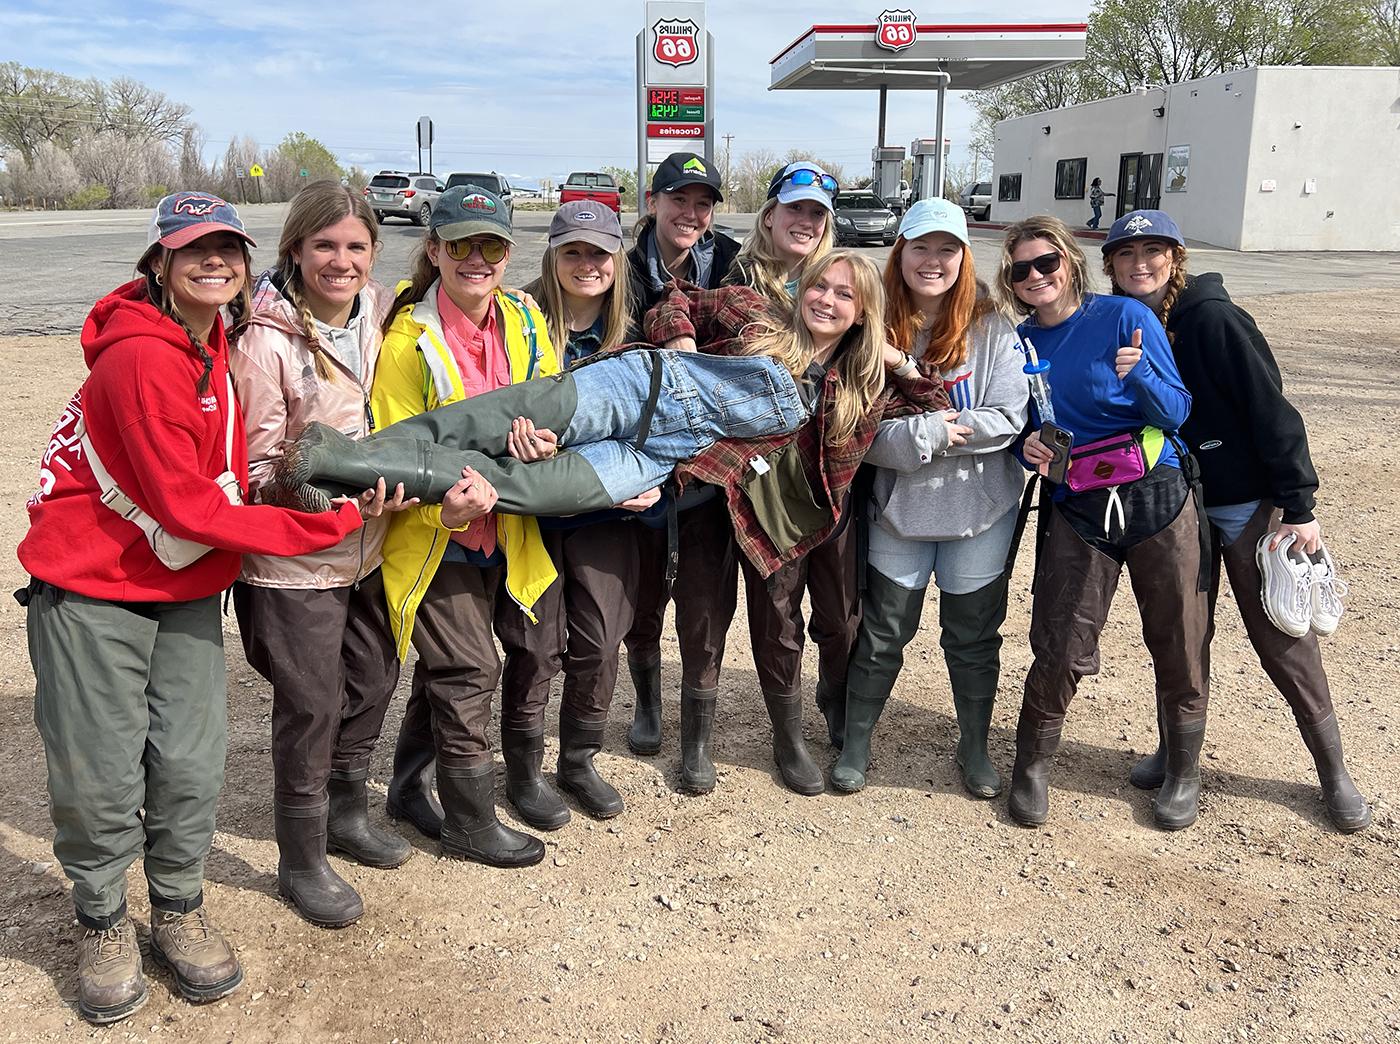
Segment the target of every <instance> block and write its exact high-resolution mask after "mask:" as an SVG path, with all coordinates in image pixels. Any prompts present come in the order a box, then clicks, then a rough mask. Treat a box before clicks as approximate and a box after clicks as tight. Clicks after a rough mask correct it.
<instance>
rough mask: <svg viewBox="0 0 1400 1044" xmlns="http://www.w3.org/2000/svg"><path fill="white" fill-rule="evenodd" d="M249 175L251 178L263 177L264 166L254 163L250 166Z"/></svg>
mask: <svg viewBox="0 0 1400 1044" xmlns="http://www.w3.org/2000/svg"><path fill="white" fill-rule="evenodd" d="M248 176H249V177H250V178H260V177H262V176H263V169H262V167H260V166H258V165H257V164H256V163H254V164H253V165H252V166H251V167H249V168H248Z"/></svg>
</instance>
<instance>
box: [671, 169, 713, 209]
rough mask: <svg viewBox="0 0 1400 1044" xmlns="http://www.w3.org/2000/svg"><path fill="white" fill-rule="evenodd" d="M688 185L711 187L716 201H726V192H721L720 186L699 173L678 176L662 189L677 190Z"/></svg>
mask: <svg viewBox="0 0 1400 1044" xmlns="http://www.w3.org/2000/svg"><path fill="white" fill-rule="evenodd" d="M687 185H704V186H705V187H706V188H707V189H709V190H710V191H711V192H713V193H714V194H715V202H716V203H723V202H724V193H723V192H721V191H720V190H719V189H718V188H716V187H715V184H714V183H713V182H711V181H707V180H706V179H705V178H702V177H700V176H699V175H695V174H692V175H688V176H686V177H681V178H677V179H676V180H675V181H673V182H671V184H669V185H667V186H666V187H665V188H664V189H662V190H661V191H662V192H675V191H676V189H679V188H685V187H686V186H687Z"/></svg>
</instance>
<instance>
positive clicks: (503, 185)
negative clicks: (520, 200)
mask: <svg viewBox="0 0 1400 1044" xmlns="http://www.w3.org/2000/svg"><path fill="white" fill-rule="evenodd" d="M457 185H476V186H477V187H479V188H484V189H485V190H486V191H487V192H490V193H491V194H492V195H494V196H495V197H496V198H497V199H499V200H500V201H501V202H502V203H503V204H505V208H506V217H507V218H508V219H509V220H510V222H511V223H512V224H514V223H515V191H514V190H513V189H512V188H511V187H510V182H509V181H507V180H506V179H505V178H504V177H503V176H501V175H500V174H497V173H496V172H495V171H492V172H491V173H490V174H485V173H477V174H471V173H467V174H449V175H447V187H448V188H454V187H456V186H457Z"/></svg>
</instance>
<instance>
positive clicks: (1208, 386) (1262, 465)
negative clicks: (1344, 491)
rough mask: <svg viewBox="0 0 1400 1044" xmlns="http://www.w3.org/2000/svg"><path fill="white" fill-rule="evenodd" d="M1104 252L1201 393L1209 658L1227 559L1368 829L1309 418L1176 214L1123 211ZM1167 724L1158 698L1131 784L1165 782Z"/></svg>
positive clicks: (1330, 780) (1340, 815)
mask: <svg viewBox="0 0 1400 1044" xmlns="http://www.w3.org/2000/svg"><path fill="white" fill-rule="evenodd" d="M1103 257H1104V261H1103V265H1104V272H1105V273H1106V274H1107V275H1108V277H1109V278H1110V279H1111V280H1112V282H1113V290H1114V293H1117V294H1124V295H1127V296H1128V297H1132V298H1135V299H1136V300H1138V301H1140V302H1142V303H1143V304H1145V305H1146V306H1147V307H1148V308H1150V309H1152V311H1153V313H1154V314H1155V315H1156V316H1157V318H1158V319H1159V320H1160V321H1161V323H1162V325H1163V326H1164V327H1165V328H1166V331H1167V337H1168V338H1169V339H1170V341H1171V344H1172V354H1173V356H1174V357H1175V359H1176V363H1177V366H1179V367H1180V368H1181V377H1182V380H1184V381H1185V382H1186V388H1187V390H1188V391H1189V392H1190V393H1191V399H1192V406H1191V416H1190V417H1188V418H1187V420H1186V423H1185V424H1184V425H1183V426H1182V429H1181V433H1182V436H1183V437H1184V438H1185V439H1186V441H1187V443H1188V445H1190V446H1193V447H1195V448H1196V452H1197V454H1198V457H1199V459H1200V462H1201V483H1202V486H1203V487H1204V491H1205V505H1206V516H1207V517H1208V518H1209V519H1210V526H1211V558H1210V565H1211V576H1210V623H1209V627H1208V628H1207V631H1206V656H1207V660H1206V664H1207V667H1208V666H1209V663H1210V661H1209V655H1210V639H1211V638H1212V637H1213V636H1214V634H1215V609H1216V605H1217V596H1218V594H1219V591H1220V567H1221V564H1222V563H1223V564H1224V566H1225V572H1226V573H1227V575H1228V576H1229V578H1230V586H1231V587H1232V588H1233V589H1234V592H1235V604H1236V605H1237V606H1238V607H1239V611H1240V618H1241V619H1242V620H1243V621H1244V626H1245V633H1246V634H1247V635H1248V636H1249V642H1250V644H1251V645H1252V646H1253V647H1254V652H1255V655H1256V656H1258V657H1259V663H1260V664H1261V665H1262V666H1263V668H1264V671H1265V673H1267V674H1268V676H1269V678H1270V680H1272V681H1273V683H1274V685H1275V686H1276V687H1277V688H1278V691H1279V692H1280V693H1282V695H1283V697H1284V699H1285V700H1287V701H1288V706H1289V708H1290V709H1291V710H1292V711H1293V717H1294V720H1295V722H1296V723H1297V726H1298V731H1299V733H1301V734H1302V737H1303V742H1304V744H1305V745H1306V746H1307V748H1308V751H1309V752H1310V753H1311V754H1312V756H1313V760H1314V762H1315V764H1316V767H1317V776H1318V781H1319V783H1320V784H1321V787H1322V797H1323V803H1324V804H1325V805H1326V807H1327V814H1328V816H1329V817H1331V820H1332V823H1333V825H1334V826H1335V827H1336V828H1337V829H1338V830H1340V831H1342V832H1343V833H1351V832H1353V831H1356V830H1361V829H1364V828H1365V827H1366V826H1368V825H1370V822H1371V810H1370V808H1369V807H1367V805H1366V800H1365V798H1363V797H1362V796H1361V792H1360V791H1358V790H1357V789H1356V784H1355V783H1353V782H1352V778H1351V774H1350V773H1349V772H1348V771H1347V767H1346V762H1345V760H1344V759H1343V756H1342V738H1341V732H1340V730H1339V728H1338V726H1337V711H1336V708H1335V707H1334V706H1333V703H1332V693H1331V690H1330V688H1329V687H1328V684H1327V673H1326V671H1325V670H1324V669H1323V665H1322V651H1321V649H1320V648H1319V647H1318V641H1317V636H1318V635H1319V634H1323V635H1326V634H1330V633H1331V632H1332V631H1333V630H1334V629H1335V628H1336V626H1337V621H1338V619H1339V618H1340V616H1341V601H1340V592H1341V591H1342V590H1344V588H1343V587H1342V585H1341V582H1340V581H1339V580H1338V579H1337V576H1336V570H1335V567H1334V565H1333V563H1332V556H1331V555H1330V554H1328V552H1327V549H1326V548H1325V547H1324V546H1323V544H1322V527H1321V525H1320V524H1319V523H1318V521H1317V518H1316V517H1315V516H1314V515H1313V507H1314V496H1315V494H1316V491H1317V471H1316V469H1314V467H1313V463H1312V456H1311V454H1310V453H1309V451H1308V436H1307V430H1306V429H1305V427H1304V425H1303V418H1302V415H1301V414H1299V412H1298V410H1297V408H1296V407H1295V406H1294V405H1293V404H1292V403H1291V402H1289V401H1288V399H1287V397H1286V396H1285V395H1284V393H1283V378H1282V377H1281V376H1280V375H1279V369H1278V364H1277V363H1276V362H1274V356H1273V353H1272V352H1271V351H1270V350H1269V344H1268V342H1267V341H1266V340H1265V339H1264V335H1263V334H1262V333H1260V331H1259V328H1258V327H1257V326H1256V325H1255V324H1254V319H1253V318H1252V317H1251V316H1250V314H1249V313H1248V312H1246V311H1245V310H1244V309H1243V308H1241V307H1240V306H1239V305H1237V304H1235V303H1234V302H1233V301H1231V300H1230V295H1229V294H1228V293H1226V291H1225V286H1224V282H1223V280H1222V279H1221V277H1220V276H1219V274H1217V273H1215V272H1207V273H1205V274H1203V275H1199V276H1194V275H1189V274H1188V273H1187V271H1186V240H1185V239H1184V238H1183V237H1182V235H1181V230H1180V229H1179V228H1177V225H1176V222H1175V221H1173V220H1172V219H1171V217H1169V216H1168V215H1167V214H1165V213H1163V212H1162V211H1160V210H1134V211H1132V212H1130V213H1127V214H1124V215H1123V216H1122V217H1121V218H1119V219H1118V220H1117V221H1115V222H1114V223H1113V227H1112V228H1111V229H1110V230H1109V233H1108V238H1107V239H1106V240H1104V244H1103ZM1269 534H1272V539H1267V540H1266V538H1267V537H1268V536H1269ZM1261 541H1262V543H1261ZM1261 566H1262V568H1263V569H1267V570H1269V571H1270V572H1271V573H1272V574H1273V576H1272V579H1274V580H1275V582H1276V584H1277V586H1279V587H1280V588H1281V589H1282V591H1283V592H1284V594H1285V597H1284V598H1282V599H1279V600H1278V602H1279V606H1278V610H1277V611H1278V612H1281V613H1282V615H1283V616H1284V617H1285V621H1284V622H1286V623H1287V624H1288V627H1289V629H1288V630H1287V631H1285V630H1283V629H1282V628H1280V627H1278V626H1275V625H1274V623H1272V622H1271V621H1270V619H1269V614H1268V612H1266V610H1265V607H1264V604H1263V602H1262V600H1261V598H1260V591H1261V589H1262V588H1263V585H1264V576H1263V574H1262V572H1261ZM1164 720H1165V715H1164V714H1163V711H1162V707H1161V705H1160V704H1158V708H1157V722H1158V724H1157V729H1158V745H1157V750H1156V752H1155V753H1153V754H1151V755H1149V756H1148V757H1146V758H1144V759H1143V760H1142V761H1140V762H1138V763H1137V764H1136V765H1135V766H1133V770H1132V773H1131V774H1130V776H1129V779H1130V780H1131V782H1132V784H1133V786H1135V787H1141V788H1143V789H1152V788H1155V787H1158V786H1161V782H1162V777H1163V775H1164V774H1165V772H1166V766H1167V755H1168V751H1167V745H1166V742H1165V735H1166V733H1165V726H1164Z"/></svg>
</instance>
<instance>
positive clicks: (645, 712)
mask: <svg viewBox="0 0 1400 1044" xmlns="http://www.w3.org/2000/svg"><path fill="white" fill-rule="evenodd" d="M627 670H628V672H629V673H630V674H631V675H632V689H633V691H635V692H636V694H637V705H636V708H635V709H634V710H633V712H632V726H631V728H629V729H628V730H627V746H628V747H629V748H630V749H631V751H632V753H633V754H659V753H660V752H661V664H660V663H653V664H648V665H646V666H639V665H637V664H635V663H633V662H632V659H631V657H628V660H627Z"/></svg>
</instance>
